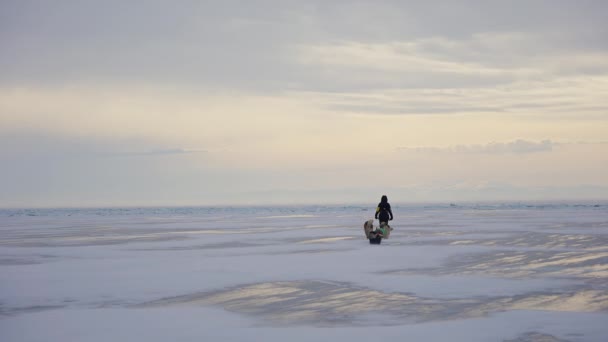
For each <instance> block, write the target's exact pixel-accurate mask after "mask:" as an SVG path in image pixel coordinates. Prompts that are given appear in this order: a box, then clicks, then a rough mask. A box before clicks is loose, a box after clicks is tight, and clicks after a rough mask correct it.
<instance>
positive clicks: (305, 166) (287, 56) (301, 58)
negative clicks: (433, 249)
mask: <svg viewBox="0 0 608 342" xmlns="http://www.w3.org/2000/svg"><path fill="white" fill-rule="evenodd" d="M606 13H608V3H607V2H605V1H427V2H424V3H421V2H419V1H307V2H301V1H221V2H220V1H180V2H177V3H176V2H170V1H129V2H124V1H104V2H98V1H53V2H48V1H2V3H0V43H1V44H2V54H0V160H2V164H3V167H2V169H1V170H0V188H1V189H2V191H0V206H64V205H68V206H73V205H185V204H188V205H198V204H209V205H213V204H263V203H301V202H306V203H343V202H370V203H373V202H375V201H377V199H378V198H379V196H380V195H382V194H384V193H386V194H388V195H389V196H390V197H391V198H392V199H393V201H394V202H409V201H458V200H505V199H510V200H526V199H577V200H578V199H608V191H607V190H606V189H608V176H606V175H608V145H607V144H605V143H598V142H602V141H605V140H606V137H607V136H608V100H607V99H608V39H606V38H607V37H608V24H606V20H605V14H606ZM581 142H587V143H586V144H583V143H581ZM488 184H490V185H491V186H489V185H488ZM497 189H498V190H497ZM539 189H543V190H539ZM391 194H394V196H393V195H391Z"/></svg>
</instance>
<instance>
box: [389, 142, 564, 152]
mask: <svg viewBox="0 0 608 342" xmlns="http://www.w3.org/2000/svg"><path fill="white" fill-rule="evenodd" d="M557 145H558V144H556V143H554V142H552V141H551V140H542V141H539V142H536V141H528V140H523V139H517V140H514V141H510V142H506V143H505V142H491V143H488V144H484V145H481V144H477V145H454V146H447V147H399V148H397V149H398V150H400V151H413V152H420V153H466V154H527V153H539V152H550V151H552V150H553V149H554V148H555V147H556V146H557Z"/></svg>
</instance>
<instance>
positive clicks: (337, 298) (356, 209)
mask: <svg viewBox="0 0 608 342" xmlns="http://www.w3.org/2000/svg"><path fill="white" fill-rule="evenodd" d="M373 209H374V208H371V207H370V208H367V207H360V206H346V207H339V206H306V207H278V208H273V207H234V208H143V209H138V208H125V209H118V208H114V209H35V210H0V340H1V341H108V340H113V341H126V340H129V341H168V340H172V341H195V340H196V341H201V340H205V341H262V340H263V341H278V340H285V339H288V340H290V341H312V340H339V341H349V342H350V341H370V340H374V341H377V340H392V341H394V340H395V339H396V338H397V339H400V340H403V339H406V340H409V341H422V340H425V341H606V338H607V336H608V325H607V324H606V323H608V206H607V205H606V204H605V203H599V204H595V203H594V204H583V205H575V204H566V203H557V204H550V205H538V204H485V205H458V206H449V205H446V206H440V205H426V206H425V205H407V206H395V208H394V213H395V221H393V223H392V226H393V227H394V228H395V230H394V231H393V232H392V234H391V238H390V239H388V240H384V241H383V242H382V244H381V245H379V246H376V245H370V244H369V243H368V241H367V240H365V238H364V235H363V223H364V221H366V220H368V219H370V218H372V217H373V214H374V212H373ZM376 223H377V221H376Z"/></svg>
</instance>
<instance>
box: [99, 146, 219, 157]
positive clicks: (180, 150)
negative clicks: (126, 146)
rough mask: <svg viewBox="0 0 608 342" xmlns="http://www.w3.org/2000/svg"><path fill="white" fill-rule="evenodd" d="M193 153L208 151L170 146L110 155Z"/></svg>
mask: <svg viewBox="0 0 608 342" xmlns="http://www.w3.org/2000/svg"><path fill="white" fill-rule="evenodd" d="M191 153H207V151H206V150H197V149H183V148H169V149H160V150H150V151H139V152H118V153H110V154H108V156H116V157H138V156H167V155H180V154H191Z"/></svg>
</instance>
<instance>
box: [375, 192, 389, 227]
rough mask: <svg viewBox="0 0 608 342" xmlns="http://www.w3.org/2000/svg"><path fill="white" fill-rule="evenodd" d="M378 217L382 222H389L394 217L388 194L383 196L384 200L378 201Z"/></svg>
mask: <svg viewBox="0 0 608 342" xmlns="http://www.w3.org/2000/svg"><path fill="white" fill-rule="evenodd" d="M376 218H377V219H378V220H379V221H380V222H388V221H391V220H392V219H393V211H392V210H391V205H390V203H388V199H387V198H386V196H382V200H381V201H380V203H378V207H377V208H376Z"/></svg>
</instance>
